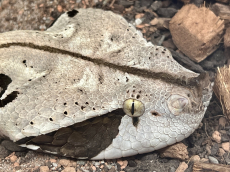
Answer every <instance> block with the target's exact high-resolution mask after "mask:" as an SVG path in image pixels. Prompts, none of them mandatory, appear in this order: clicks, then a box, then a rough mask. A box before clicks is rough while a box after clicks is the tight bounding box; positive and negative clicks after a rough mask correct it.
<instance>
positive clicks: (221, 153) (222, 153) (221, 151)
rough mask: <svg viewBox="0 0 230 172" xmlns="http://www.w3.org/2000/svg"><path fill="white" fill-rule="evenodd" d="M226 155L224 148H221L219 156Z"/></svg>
mask: <svg viewBox="0 0 230 172" xmlns="http://www.w3.org/2000/svg"><path fill="white" fill-rule="evenodd" d="M224 154H225V151H224V149H223V148H219V152H218V155H219V156H223V155H224Z"/></svg>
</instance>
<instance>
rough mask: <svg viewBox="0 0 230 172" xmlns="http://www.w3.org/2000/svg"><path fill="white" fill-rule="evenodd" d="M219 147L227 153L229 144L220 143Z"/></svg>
mask: <svg viewBox="0 0 230 172" xmlns="http://www.w3.org/2000/svg"><path fill="white" fill-rule="evenodd" d="M221 146H222V148H223V149H224V150H225V151H226V152H229V142H225V143H222V144H221Z"/></svg>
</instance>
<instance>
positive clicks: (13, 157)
mask: <svg viewBox="0 0 230 172" xmlns="http://www.w3.org/2000/svg"><path fill="white" fill-rule="evenodd" d="M17 159H18V158H17V156H15V155H13V156H11V157H10V162H16V161H17Z"/></svg>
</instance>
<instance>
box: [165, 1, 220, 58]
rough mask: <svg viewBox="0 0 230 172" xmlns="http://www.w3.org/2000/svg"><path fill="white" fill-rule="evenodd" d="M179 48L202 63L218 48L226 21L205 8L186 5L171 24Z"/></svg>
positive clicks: (174, 39) (174, 40)
mask: <svg viewBox="0 0 230 172" xmlns="http://www.w3.org/2000/svg"><path fill="white" fill-rule="evenodd" d="M169 29H170V32H171V34H172V39H173V42H174V44H175V45H176V46H177V48H178V49H179V50H180V51H182V52H183V53H184V54H185V55H187V56H188V57H189V58H191V59H192V60H193V61H195V62H200V61H202V60H203V59H205V58H206V57H207V56H208V55H210V54H211V53H212V52H214V51H215V50H216V49H217V48H218V44H219V42H220V40H221V38H222V35H223V29H224V21H223V20H221V19H220V18H219V17H217V16H215V14H214V13H213V12H212V11H210V10H209V9H207V8H205V7H201V8H198V7H196V6H195V5H193V4H189V5H185V6H184V7H183V8H181V10H180V11H179V12H178V13H177V14H176V15H175V16H174V17H173V18H172V20H171V21H170V23H169Z"/></svg>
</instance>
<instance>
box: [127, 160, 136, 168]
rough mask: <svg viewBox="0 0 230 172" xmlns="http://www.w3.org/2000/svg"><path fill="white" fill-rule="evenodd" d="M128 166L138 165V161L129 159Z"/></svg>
mask: <svg viewBox="0 0 230 172" xmlns="http://www.w3.org/2000/svg"><path fill="white" fill-rule="evenodd" d="M128 166H129V167H136V166H137V163H136V162H135V161H134V160H129V161H128Z"/></svg>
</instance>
